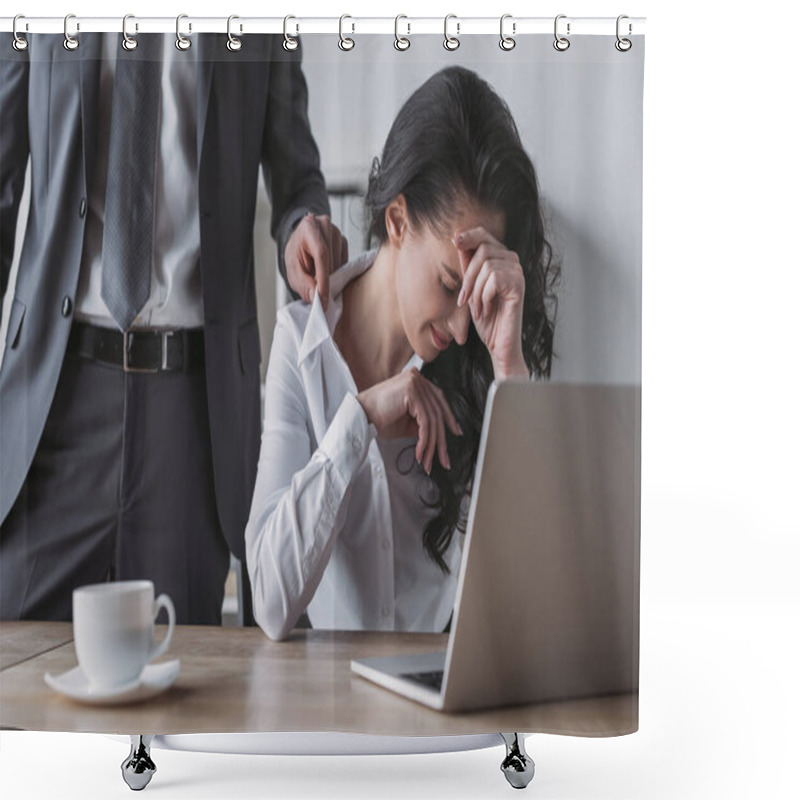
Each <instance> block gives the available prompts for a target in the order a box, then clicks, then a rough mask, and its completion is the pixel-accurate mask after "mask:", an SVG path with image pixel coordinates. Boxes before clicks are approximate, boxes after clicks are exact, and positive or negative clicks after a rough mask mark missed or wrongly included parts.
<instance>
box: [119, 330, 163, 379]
mask: <svg viewBox="0 0 800 800" xmlns="http://www.w3.org/2000/svg"><path fill="white" fill-rule="evenodd" d="M136 333H144V331H142V330H138V331H137V330H136V329H128V330H127V331H123V334H122V369H123V371H124V372H139V373H146V374H149V375H152V374H155V373H156V372H159V370H163V369H166V368H167V342H168V341H169V337H170V336H172V333H173V332H172V331H162V332H161V366H160V367H152V368H149V369H148V368H146V367H145V368H142V367H132V366H131V365H130V364H129V363H128V348H129V346H130V336H131V335H132V334H136Z"/></svg>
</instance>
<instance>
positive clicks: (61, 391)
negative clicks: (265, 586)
mask: <svg viewBox="0 0 800 800" xmlns="http://www.w3.org/2000/svg"><path fill="white" fill-rule="evenodd" d="M229 563H230V555H229V551H228V547H227V544H226V542H225V539H224V537H223V535H222V530H221V528H220V524H219V518H218V514H217V507H216V500H215V495H214V481H213V470H212V463H211V442H210V433H209V424H208V403H207V400H206V387H205V375H204V374H203V372H202V371H195V372H190V373H172V372H163V373H156V374H136V373H127V374H126V373H124V372H123V371H122V369H121V368H119V367H113V366H108V365H104V364H100V363H98V362H95V361H91V360H88V359H84V358H82V357H80V356H77V355H71V354H69V353H68V354H67V355H66V357H65V359H64V365H63V368H62V371H61V375H60V377H59V381H58V386H57V389H56V393H55V397H54V399H53V403H52V406H51V409H50V414H49V417H48V420H47V423H46V425H45V429H44V433H43V435H42V438H41V441H40V443H39V447H38V450H37V452H36V456H35V457H34V461H33V464H32V466H31V469H30V471H29V473H28V476H27V479H26V481H25V483H24V485H23V487H22V490H21V492H20V494H19V496H18V498H17V500H16V502H15V504H14V506H13V508H12V510H11V512H10V513H9V515H8V517H7V518H6V520H5V521H4V522H3V524H2V527H0V618H1V619H4V620H12V619H44V620H71V619H72V591H73V589H75V588H76V587H78V586H82V585H84V584H89V583H100V582H104V581H108V580H132V579H141V578H147V579H150V580H152V581H153V583H154V584H155V591H156V594H159V593H161V592H166V593H167V594H168V595H169V596H170V597H171V598H172V600H173V602H174V604H175V611H176V616H177V622H178V623H179V624H194V623H197V624H219V623H220V622H221V616H222V614H221V609H222V600H223V596H224V591H225V578H226V576H227V573H228V567H229Z"/></svg>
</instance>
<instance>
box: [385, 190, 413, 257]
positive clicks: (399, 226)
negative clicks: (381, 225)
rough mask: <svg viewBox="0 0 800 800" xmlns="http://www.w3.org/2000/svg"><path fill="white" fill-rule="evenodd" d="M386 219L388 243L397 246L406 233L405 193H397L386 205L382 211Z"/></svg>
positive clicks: (407, 222)
mask: <svg viewBox="0 0 800 800" xmlns="http://www.w3.org/2000/svg"><path fill="white" fill-rule="evenodd" d="M384 219H385V221H386V233H387V234H388V236H389V243H390V244H392V245H393V246H395V247H399V246H400V245H401V244H402V243H403V239H404V238H405V236H406V235H407V233H408V227H409V219H408V205H406V198H405V195H402V194H399V195H397V197H395V198H394V200H392V202H391V203H389V205H388V206H386V211H385V212H384Z"/></svg>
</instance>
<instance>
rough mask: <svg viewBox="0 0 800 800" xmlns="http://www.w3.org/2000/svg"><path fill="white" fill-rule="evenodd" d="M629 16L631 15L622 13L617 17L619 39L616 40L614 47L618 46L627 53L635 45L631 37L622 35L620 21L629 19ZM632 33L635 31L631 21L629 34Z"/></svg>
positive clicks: (621, 51)
mask: <svg viewBox="0 0 800 800" xmlns="http://www.w3.org/2000/svg"><path fill="white" fill-rule="evenodd" d="M628 18H629V17H628V15H627V14H620V15H619V16H618V17H617V41H616V42H614V47H616V48H617V50H619V52H620V53H627V52H628V50H630V49H631V47H633V42H632V41H631V40H630V39H625V38H623V37H622V36H621V35H620V22H622V20H624V19H628ZM631 33H633V25H631V23H630V22H629V23H628V36H630V35H631Z"/></svg>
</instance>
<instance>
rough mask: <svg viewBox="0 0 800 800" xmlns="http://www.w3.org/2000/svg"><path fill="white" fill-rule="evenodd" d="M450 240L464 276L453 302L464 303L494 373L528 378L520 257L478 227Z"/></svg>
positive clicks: (505, 376) (497, 375)
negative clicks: (523, 335) (523, 348)
mask: <svg viewBox="0 0 800 800" xmlns="http://www.w3.org/2000/svg"><path fill="white" fill-rule="evenodd" d="M453 243H454V244H455V246H456V249H457V250H458V257H459V261H460V263H461V274H462V275H463V279H462V284H461V293H460V294H459V296H458V305H459V306H463V305H464V303H469V308H470V313H471V315H472V321H473V323H474V324H475V330H477V332H478V335H479V336H480V337H481V340H482V341H483V343H484V344H485V345H486V347H487V348H488V349H489V353H490V354H491V356H492V365H493V366H494V376H495V378H496V379H498V380H502V379H503V378H508V377H511V376H512V375H520V376H523V375H524V376H525V377H529V372H528V367H527V366H526V364H525V358H524V357H523V355H522V305H523V300H524V298H525V276H524V274H523V272H522V265H521V264H520V263H519V257H518V256H517V254H516V253H515V252H513V251H511V250H509V249H508V248H507V247H506V246H505V245H504V244H503V243H502V242H499V241H498V240H497V239H495V238H494V236H492V235H491V234H490V233H489V232H488V231H487V230H485V229H484V228H482V227H480V228H473V229H472V230H468V231H461V232H460V233H459V234H457V235H456V237H455V238H454V240H453Z"/></svg>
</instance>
